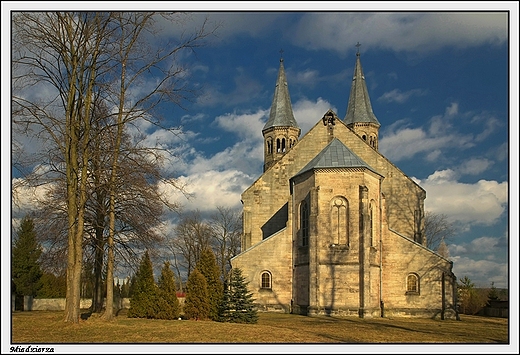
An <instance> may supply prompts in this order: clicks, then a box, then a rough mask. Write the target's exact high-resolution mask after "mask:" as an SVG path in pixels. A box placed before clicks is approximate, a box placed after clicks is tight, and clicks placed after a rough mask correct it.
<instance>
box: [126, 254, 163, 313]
mask: <svg viewBox="0 0 520 355" xmlns="http://www.w3.org/2000/svg"><path fill="white" fill-rule="evenodd" d="M157 293H158V290H157V285H156V284H155V281H154V278H153V266H152V261H151V260H150V255H149V254H148V251H146V252H145V253H144V255H143V258H142V260H141V264H140V265H139V270H138V271H137V274H136V275H135V286H134V290H133V295H132V298H131V299H130V309H129V310H128V317H129V318H154V317H155V313H156V308H157Z"/></svg>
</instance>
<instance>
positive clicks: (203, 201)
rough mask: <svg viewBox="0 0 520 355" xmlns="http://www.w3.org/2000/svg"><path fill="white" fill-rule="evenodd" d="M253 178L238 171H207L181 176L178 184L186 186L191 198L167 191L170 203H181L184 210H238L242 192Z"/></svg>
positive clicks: (173, 190) (174, 191) (171, 190)
mask: <svg viewBox="0 0 520 355" xmlns="http://www.w3.org/2000/svg"><path fill="white" fill-rule="evenodd" d="M253 180H254V179H253V178H252V177H251V176H248V175H246V174H244V173H243V172H241V171H238V170H226V171H216V170H208V171H202V172H198V173H195V174H191V175H190V176H189V177H186V176H183V177H181V178H180V179H179V181H180V182H182V183H185V184H187V185H186V190H187V192H188V193H190V194H192V195H193V197H192V198H190V199H187V198H186V197H185V196H184V195H183V194H181V193H180V192H179V191H178V190H175V189H169V190H168V195H169V196H170V200H171V201H177V202H179V203H181V204H182V205H183V206H184V208H185V209H186V210H197V209H198V210H200V211H202V212H205V211H212V210H214V209H215V208H216V206H224V207H229V208H238V207H240V205H241V202H240V200H241V194H242V192H243V191H244V190H245V189H246V188H247V187H248V186H249V185H250V184H251V183H252V182H253Z"/></svg>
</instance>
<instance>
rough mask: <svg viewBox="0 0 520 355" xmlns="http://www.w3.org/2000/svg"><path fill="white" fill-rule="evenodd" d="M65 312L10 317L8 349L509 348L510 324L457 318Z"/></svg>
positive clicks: (21, 313) (468, 317) (32, 313)
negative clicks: (254, 318)
mask: <svg viewBox="0 0 520 355" xmlns="http://www.w3.org/2000/svg"><path fill="white" fill-rule="evenodd" d="M63 319H64V313H63V312H51V311H33V312H14V313H13V314H12V328H11V329H12V339H11V343H12V344H81V343H85V344H108V343H118V344H124V343H128V344H136V343H155V344H202V343H235V344H236V343H241V344H259V343H264V344H265V343H277V344H285V343H292V344H295V343H299V344H302V343H306V344H335V343H348V344H378V343H386V344H389V343H393V344H424V343H432V344H446V343H448V344H450V343H458V344H485V343H487V344H495V345H494V346H495V348H496V345H497V344H507V343H508V342H509V327H508V320H507V319H503V318H486V317H478V316H465V315H462V316H461V320H460V321H456V320H432V319H408V318H406V319H401V318H394V319H388V318H373V319H360V318H357V317H348V318H347V317H306V316H299V315H292V314H273V313H260V314H259V321H258V323H257V324H233V323H218V322H211V321H185V320H183V321H178V320H172V321H167V320H150V319H135V318H127V317H126V315H125V314H120V315H118V317H116V318H115V319H114V320H113V321H110V322H106V321H103V320H102V319H100V318H99V316H97V315H92V316H90V317H89V318H88V319H87V320H82V321H81V322H80V323H79V324H75V325H74V324H69V323H65V322H64V321H63Z"/></svg>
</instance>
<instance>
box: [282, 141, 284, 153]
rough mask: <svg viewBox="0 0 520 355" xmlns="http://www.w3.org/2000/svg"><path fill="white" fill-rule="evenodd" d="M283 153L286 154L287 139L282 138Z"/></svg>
mask: <svg viewBox="0 0 520 355" xmlns="http://www.w3.org/2000/svg"><path fill="white" fill-rule="evenodd" d="M282 152H283V153H285V138H282Z"/></svg>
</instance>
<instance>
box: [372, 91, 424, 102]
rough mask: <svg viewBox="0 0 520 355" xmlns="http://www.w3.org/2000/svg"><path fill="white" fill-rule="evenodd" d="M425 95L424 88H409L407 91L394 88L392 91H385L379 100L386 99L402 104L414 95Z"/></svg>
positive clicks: (386, 100)
mask: <svg viewBox="0 0 520 355" xmlns="http://www.w3.org/2000/svg"><path fill="white" fill-rule="evenodd" d="M423 95H426V91H425V90H422V89H413V90H408V91H406V92H402V91H401V90H399V89H394V90H392V91H389V92H385V93H384V94H383V95H381V96H380V97H379V98H378V99H377V100H378V101H385V102H397V103H399V104H402V103H404V102H406V101H408V99H409V98H411V97H412V96H423Z"/></svg>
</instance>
